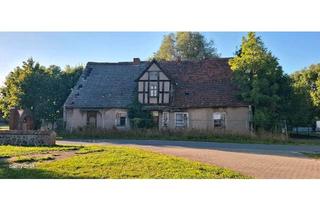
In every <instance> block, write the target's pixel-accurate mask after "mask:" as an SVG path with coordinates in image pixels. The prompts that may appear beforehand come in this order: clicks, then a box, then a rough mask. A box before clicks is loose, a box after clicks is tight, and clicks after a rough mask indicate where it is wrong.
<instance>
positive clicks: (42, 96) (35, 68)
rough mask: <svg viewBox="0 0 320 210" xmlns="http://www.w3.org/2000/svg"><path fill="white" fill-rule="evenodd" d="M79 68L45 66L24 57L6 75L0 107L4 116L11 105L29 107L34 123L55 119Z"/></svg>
mask: <svg viewBox="0 0 320 210" xmlns="http://www.w3.org/2000/svg"><path fill="white" fill-rule="evenodd" d="M82 70H83V67H82V66H77V67H74V68H72V67H70V66H67V67H66V69H65V70H64V71H62V70H61V68H60V67H58V66H54V65H52V66H49V67H48V68H46V67H44V66H40V64H39V63H36V62H35V61H34V60H33V59H28V60H27V61H25V62H23V65H22V67H17V68H16V69H14V70H13V71H12V72H11V73H10V74H9V76H8V77H7V78H6V81H5V86H4V87H3V88H1V91H0V92H1V95H2V97H1V99H0V109H1V110H2V111H3V113H4V115H5V117H6V118H7V117H8V115H9V111H10V108H11V107H14V106H17V107H19V108H22V109H26V108H27V109H30V110H31V112H32V113H33V116H34V118H35V120H36V125H37V126H39V125H40V120H41V119H44V120H50V121H55V120H57V119H58V118H61V117H62V106H63V103H64V101H65V100H66V98H67V97H68V95H69V94H70V91H71V88H72V87H73V86H74V85H75V83H76V81H77V80H78V78H79V76H80V74H81V72H82Z"/></svg>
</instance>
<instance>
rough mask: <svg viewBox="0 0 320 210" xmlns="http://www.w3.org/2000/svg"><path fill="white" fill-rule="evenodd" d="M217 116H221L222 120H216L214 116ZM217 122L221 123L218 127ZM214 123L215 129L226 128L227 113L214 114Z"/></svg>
mask: <svg viewBox="0 0 320 210" xmlns="http://www.w3.org/2000/svg"><path fill="white" fill-rule="evenodd" d="M216 114H219V115H220V119H215V117H214V116H215V115H216ZM216 121H218V122H219V123H217V125H216ZM212 122H213V127H214V128H225V127H226V113H225V112H213V113H212Z"/></svg>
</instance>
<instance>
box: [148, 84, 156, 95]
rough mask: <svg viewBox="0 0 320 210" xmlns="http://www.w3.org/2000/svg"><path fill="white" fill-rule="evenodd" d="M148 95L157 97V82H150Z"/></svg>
mask: <svg viewBox="0 0 320 210" xmlns="http://www.w3.org/2000/svg"><path fill="white" fill-rule="evenodd" d="M152 87H155V88H152ZM149 97H150V98H157V97H158V85H157V84H150V86H149Z"/></svg>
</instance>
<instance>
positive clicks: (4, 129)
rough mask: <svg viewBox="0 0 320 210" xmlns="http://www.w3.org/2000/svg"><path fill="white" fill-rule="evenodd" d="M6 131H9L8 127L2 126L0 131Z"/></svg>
mask: <svg viewBox="0 0 320 210" xmlns="http://www.w3.org/2000/svg"><path fill="white" fill-rule="evenodd" d="M6 130H9V126H8V125H0V131H6Z"/></svg>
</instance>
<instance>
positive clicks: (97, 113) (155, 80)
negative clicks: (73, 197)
mask: <svg viewBox="0 0 320 210" xmlns="http://www.w3.org/2000/svg"><path fill="white" fill-rule="evenodd" d="M228 60H229V58H214V59H204V60H202V61H181V60H178V61H161V62H160V61H159V62H157V61H155V60H153V61H140V59H138V58H134V60H133V62H119V63H96V62H89V63H88V64H87V66H86V68H85V70H84V72H83V74H82V76H81V77H80V79H79V81H78V83H77V84H76V86H75V87H74V89H73V90H72V92H71V94H70V96H69V97H68V99H67V100H66V102H65V104H64V121H65V123H66V129H67V130H69V131H73V130H75V129H79V128H81V127H85V126H91V127H96V128H101V129H111V128H117V129H130V123H129V121H130V120H129V119H128V106H129V105H130V104H131V103H132V102H133V101H134V99H135V98H137V99H138V101H139V102H140V103H141V104H142V105H143V109H144V110H146V111H150V112H151V113H152V116H153V117H154V120H155V121H156V122H157V123H158V125H159V128H168V129H181V128H194V129H216V130H224V131H230V132H237V133H243V132H248V131H249V120H250V106H249V105H248V104H245V103H243V102H241V101H240V100H239V99H237V97H236V95H237V89H236V88H235V87H234V85H233V84H232V83H231V77H232V70H231V69H230V67H229V64H228Z"/></svg>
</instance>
